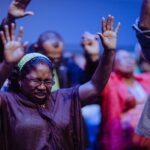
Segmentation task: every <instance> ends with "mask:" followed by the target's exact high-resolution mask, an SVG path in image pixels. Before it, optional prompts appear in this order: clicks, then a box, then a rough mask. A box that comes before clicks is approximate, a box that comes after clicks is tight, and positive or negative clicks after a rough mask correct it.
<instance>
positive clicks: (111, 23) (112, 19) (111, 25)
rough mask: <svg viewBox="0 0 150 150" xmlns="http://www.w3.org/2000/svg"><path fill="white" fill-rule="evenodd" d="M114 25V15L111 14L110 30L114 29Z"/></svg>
mask: <svg viewBox="0 0 150 150" xmlns="http://www.w3.org/2000/svg"><path fill="white" fill-rule="evenodd" d="M113 26H114V16H111V22H110V30H113Z"/></svg>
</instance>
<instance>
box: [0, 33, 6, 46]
mask: <svg viewBox="0 0 150 150" xmlns="http://www.w3.org/2000/svg"><path fill="white" fill-rule="evenodd" d="M0 36H1V39H2V42H3V44H4V45H5V44H6V38H5V35H4V32H3V31H1V32H0Z"/></svg>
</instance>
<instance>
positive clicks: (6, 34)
mask: <svg viewBox="0 0 150 150" xmlns="http://www.w3.org/2000/svg"><path fill="white" fill-rule="evenodd" d="M4 30H5V36H6V40H7V41H10V35H9V28H8V25H5V26H4Z"/></svg>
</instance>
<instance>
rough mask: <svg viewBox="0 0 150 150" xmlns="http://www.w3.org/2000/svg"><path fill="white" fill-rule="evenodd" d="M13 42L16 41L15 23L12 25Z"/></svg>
mask: <svg viewBox="0 0 150 150" xmlns="http://www.w3.org/2000/svg"><path fill="white" fill-rule="evenodd" d="M10 32H11V40H13V41H14V40H15V24H14V23H12V24H11V31H10Z"/></svg>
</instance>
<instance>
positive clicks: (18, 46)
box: [1, 23, 27, 64]
mask: <svg viewBox="0 0 150 150" xmlns="http://www.w3.org/2000/svg"><path fill="white" fill-rule="evenodd" d="M9 31H11V34H10V32H9ZM22 35H23V27H20V29H19V33H18V37H17V39H16V38H15V25H14V24H13V23H12V24H11V29H10V30H9V28H8V26H7V25H5V31H4V32H3V31H1V38H2V42H3V44H4V57H5V61H6V62H7V63H10V64H12V63H17V62H18V61H19V60H20V59H21V58H22V57H23V55H24V54H25V49H26V47H27V43H24V45H22Z"/></svg>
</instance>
